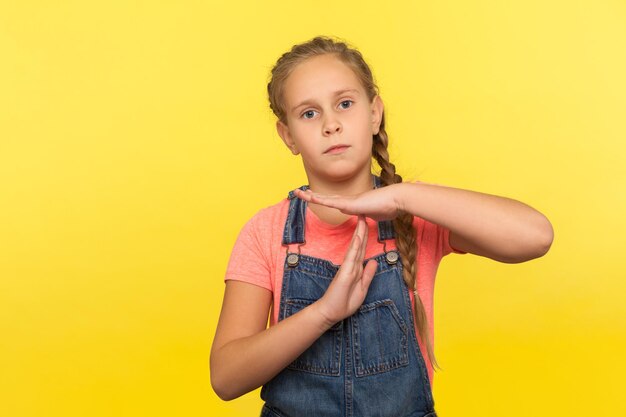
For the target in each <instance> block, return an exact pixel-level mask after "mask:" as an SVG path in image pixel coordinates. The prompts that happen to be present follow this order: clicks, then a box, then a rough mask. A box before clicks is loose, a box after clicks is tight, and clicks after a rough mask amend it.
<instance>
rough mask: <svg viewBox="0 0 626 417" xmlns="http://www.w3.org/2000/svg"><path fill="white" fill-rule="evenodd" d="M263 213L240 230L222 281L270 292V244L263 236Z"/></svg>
mask: <svg viewBox="0 0 626 417" xmlns="http://www.w3.org/2000/svg"><path fill="white" fill-rule="evenodd" d="M262 214H263V211H261V212H259V213H257V214H256V215H254V216H253V217H252V218H251V219H250V220H248V221H247V222H246V224H244V226H243V227H242V228H241V230H240V232H239V235H238V236H237V240H236V241H235V245H234V246H233V250H232V252H231V254H230V259H229V260H228V266H227V267H226V274H225V277H224V281H226V280H229V279H233V280H237V281H245V282H248V283H250V284H254V285H258V286H260V287H263V288H266V289H268V290H270V291H272V281H271V273H270V271H271V268H270V262H269V260H270V257H271V255H270V253H269V250H270V244H269V242H266V240H268V236H267V234H265V235H264V234H263V233H262V231H263V230H264V229H265V228H264V227H263V224H262V223H263V216H262Z"/></svg>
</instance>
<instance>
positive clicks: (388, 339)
mask: <svg viewBox="0 0 626 417" xmlns="http://www.w3.org/2000/svg"><path fill="white" fill-rule="evenodd" d="M352 339H353V343H354V366H355V374H356V376H357V377H362V376H367V375H373V374H378V373H382V372H387V371H390V370H392V369H395V368H400V367H403V366H407V365H408V364H409V349H408V327H407V325H406V323H405V322H404V320H403V319H402V317H401V316H400V312H399V311H398V308H397V307H396V304H395V303H394V302H393V300H390V299H384V300H378V301H374V302H372V303H368V304H364V305H362V306H361V307H360V308H359V310H358V311H357V312H356V313H355V314H354V315H352Z"/></svg>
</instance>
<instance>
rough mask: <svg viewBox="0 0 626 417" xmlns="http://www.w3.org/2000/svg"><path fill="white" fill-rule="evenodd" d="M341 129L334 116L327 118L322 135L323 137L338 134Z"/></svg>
mask: <svg viewBox="0 0 626 417" xmlns="http://www.w3.org/2000/svg"><path fill="white" fill-rule="evenodd" d="M341 129H342V127H341V123H340V122H339V120H338V119H337V117H335V115H330V116H327V117H326V119H325V120H324V134H325V135H332V134H333V133H339V132H341Z"/></svg>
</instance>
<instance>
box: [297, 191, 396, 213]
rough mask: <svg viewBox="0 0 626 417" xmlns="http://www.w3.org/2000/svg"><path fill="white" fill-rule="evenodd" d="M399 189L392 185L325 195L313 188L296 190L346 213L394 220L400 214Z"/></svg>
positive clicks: (305, 197) (315, 200)
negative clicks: (397, 194)
mask: <svg viewBox="0 0 626 417" xmlns="http://www.w3.org/2000/svg"><path fill="white" fill-rule="evenodd" d="M396 192H397V189H395V188H393V187H392V186H388V187H381V188H376V189H374V190H369V191H366V192H364V193H361V194H358V195H356V196H340V195H324V194H318V193H314V192H312V191H311V190H306V191H302V190H300V189H297V190H295V193H296V196H297V197H298V198H301V199H303V200H306V201H308V202H311V203H315V204H322V205H324V206H327V207H332V208H336V209H338V210H340V211H341V212H342V213H345V214H353V215H363V216H367V217H369V218H371V219H374V220H376V221H383V220H392V219H394V218H396V217H397V216H398V211H399V207H398V204H397V198H396Z"/></svg>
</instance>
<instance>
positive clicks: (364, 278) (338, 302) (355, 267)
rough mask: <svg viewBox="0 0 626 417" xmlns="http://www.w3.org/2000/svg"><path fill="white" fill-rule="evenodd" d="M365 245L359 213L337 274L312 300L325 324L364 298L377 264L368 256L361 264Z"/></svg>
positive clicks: (340, 317)
mask: <svg viewBox="0 0 626 417" xmlns="http://www.w3.org/2000/svg"><path fill="white" fill-rule="evenodd" d="M366 246H367V223H366V221H365V217H363V216H359V220H358V222H357V225H356V229H355V230H354V234H353V235H352V241H351V242H350V246H349V247H348V251H347V252H346V255H345V257H344V260H343V263H342V264H341V266H340V267H339V271H337V275H335V277H334V278H333V280H332V282H331V283H330V285H329V286H328V289H327V290H326V292H325V293H324V295H323V296H322V298H320V299H319V300H318V301H316V302H315V303H316V304H317V305H318V311H319V312H320V313H321V314H322V316H323V317H324V319H325V321H326V325H327V328H330V327H332V326H333V325H334V324H335V323H337V322H338V321H341V320H343V319H344V318H346V317H348V316H351V315H352V314H354V312H355V311H356V310H357V309H358V308H359V307H360V306H361V304H363V300H365V296H366V295H367V290H368V289H369V286H370V283H371V282H372V279H373V278H374V274H375V273H376V269H377V267H378V264H377V263H376V260H374V259H371V260H370V261H369V262H368V263H367V265H365V268H363V258H364V256H365V248H366Z"/></svg>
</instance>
